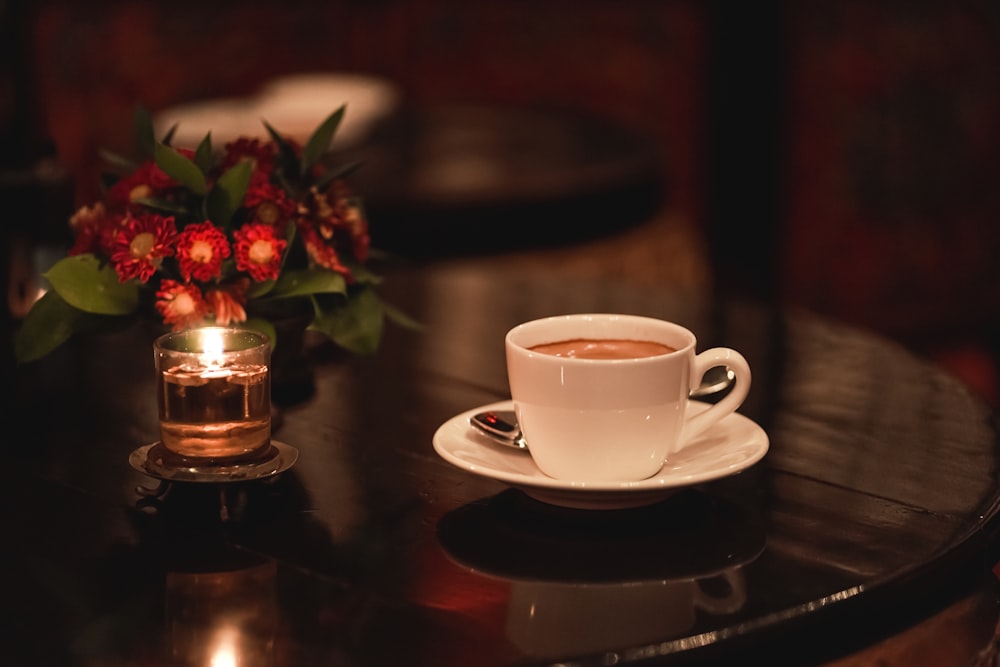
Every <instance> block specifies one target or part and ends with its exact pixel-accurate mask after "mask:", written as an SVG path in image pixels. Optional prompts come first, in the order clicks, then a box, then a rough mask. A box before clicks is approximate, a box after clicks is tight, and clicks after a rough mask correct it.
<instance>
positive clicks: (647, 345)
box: [530, 338, 677, 359]
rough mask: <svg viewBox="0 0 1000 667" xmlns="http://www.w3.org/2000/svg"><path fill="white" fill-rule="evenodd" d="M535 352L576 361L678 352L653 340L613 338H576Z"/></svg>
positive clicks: (546, 344) (546, 346)
mask: <svg viewBox="0 0 1000 667" xmlns="http://www.w3.org/2000/svg"><path fill="white" fill-rule="evenodd" d="M530 349H531V350H532V351H533V352H541V353H543V354H551V355H554V356H556V357H573V358H576V359H638V358H640V357H657V356H659V355H661V354H670V353H671V352H676V351H677V350H676V349H675V348H672V347H669V346H667V345H664V344H663V343H657V342H655V341H651V340H620V339H612V338H602V339H587V338H574V339H572V340H563V341H558V342H555V343H542V344H541V345H535V346H533V347H531V348H530Z"/></svg>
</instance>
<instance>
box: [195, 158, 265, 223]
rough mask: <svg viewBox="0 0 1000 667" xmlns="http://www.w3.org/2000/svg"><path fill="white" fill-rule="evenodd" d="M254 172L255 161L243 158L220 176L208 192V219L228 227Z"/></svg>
mask: <svg viewBox="0 0 1000 667" xmlns="http://www.w3.org/2000/svg"><path fill="white" fill-rule="evenodd" d="M251 173H253V163H252V162H250V161H249V160H242V161H240V162H239V163H237V164H235V165H233V166H232V167H230V168H229V169H228V170H226V173H224V174H222V176H220V177H219V180H218V181H216V182H215V186H214V187H213V188H212V190H211V192H209V193H208V200H207V201H206V203H205V205H206V207H207V212H208V219H209V220H211V221H212V222H214V223H215V224H217V225H221V226H223V227H226V226H228V225H229V221H230V220H232V218H233V215H234V214H235V213H236V211H237V209H239V207H240V204H242V202H243V197H244V195H246V193H247V187H249V185H250V175H251Z"/></svg>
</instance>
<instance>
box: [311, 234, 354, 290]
mask: <svg viewBox="0 0 1000 667" xmlns="http://www.w3.org/2000/svg"><path fill="white" fill-rule="evenodd" d="M299 233H300V234H301V235H302V242H303V243H304V244H305V247H306V253H308V255H309V258H310V259H312V261H313V262H315V263H316V264H318V265H319V266H322V267H324V268H327V269H330V270H331V271H336V272H337V273H340V274H342V275H343V276H345V277H347V278H351V270H350V269H348V268H347V267H346V266H344V265H343V264H342V263H341V262H340V256H339V255H338V254H337V250H336V248H334V247H333V246H332V245H330V244H328V243H327V242H326V241H325V240H324V239H323V237H322V236H321V235H320V234H319V233H318V232H317V231H316V229H315V228H314V227H313V226H312V225H309V224H305V223H303V224H302V225H301V226H300V227H299Z"/></svg>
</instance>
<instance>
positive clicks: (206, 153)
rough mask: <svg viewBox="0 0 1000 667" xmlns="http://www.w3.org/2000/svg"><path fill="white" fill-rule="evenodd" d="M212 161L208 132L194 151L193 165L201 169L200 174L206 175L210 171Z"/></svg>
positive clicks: (210, 138) (210, 134)
mask: <svg viewBox="0 0 1000 667" xmlns="http://www.w3.org/2000/svg"><path fill="white" fill-rule="evenodd" d="M212 159H213V155H212V133H211V132H209V133H208V134H206V135H205V138H204V139H202V140H201V141H200V142H199V143H198V147H197V148H196V149H195V151H194V163H195V164H196V165H198V168H199V169H201V173H203V174H207V173H208V172H209V171H211V169H212Z"/></svg>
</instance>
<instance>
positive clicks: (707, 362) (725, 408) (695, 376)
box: [681, 347, 750, 442]
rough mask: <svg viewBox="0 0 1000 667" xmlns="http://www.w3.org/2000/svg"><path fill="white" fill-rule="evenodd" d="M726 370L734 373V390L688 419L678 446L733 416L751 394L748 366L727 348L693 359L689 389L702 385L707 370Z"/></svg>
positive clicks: (714, 349) (738, 355)
mask: <svg viewBox="0 0 1000 667" xmlns="http://www.w3.org/2000/svg"><path fill="white" fill-rule="evenodd" d="M716 366H725V367H726V368H728V369H729V370H731V371H732V372H733V382H734V384H733V386H732V389H730V390H729V393H728V394H727V395H726V396H725V397H724V398H723V399H722V400H721V401H719V402H718V403H715V404H714V405H712V406H711V407H710V408H708V409H707V410H705V411H704V412H699V413H698V414H696V415H692V416H691V417H688V418H687V419H686V420H685V422H684V430H683V433H682V440H681V442H685V441H687V440H688V439H690V438H692V437H694V436H696V435H698V434H699V433H701V432H702V431H704V430H706V429H707V428H708V427H709V426H712V425H713V424H715V423H717V422H718V421H719V420H721V419H722V418H723V417H725V416H726V415H729V414H731V413H733V412H736V409H737V408H738V407H740V405H742V404H743V401H744V400H745V399H746V397H747V394H748V393H750V364H748V363H747V360H746V359H745V358H744V357H743V355H742V354H740V353H739V352H737V351H736V350H733V349H730V348H728V347H713V348H711V349H709V350H705V351H704V352H702V353H701V354H698V355H695V358H694V364H693V365H692V367H691V387H690V389H691V390H692V391H693V390H694V389H696V388H697V387H698V385H700V384H701V379H702V377H704V375H705V373H707V372H708V370H709V369H710V368H714V367H716Z"/></svg>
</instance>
